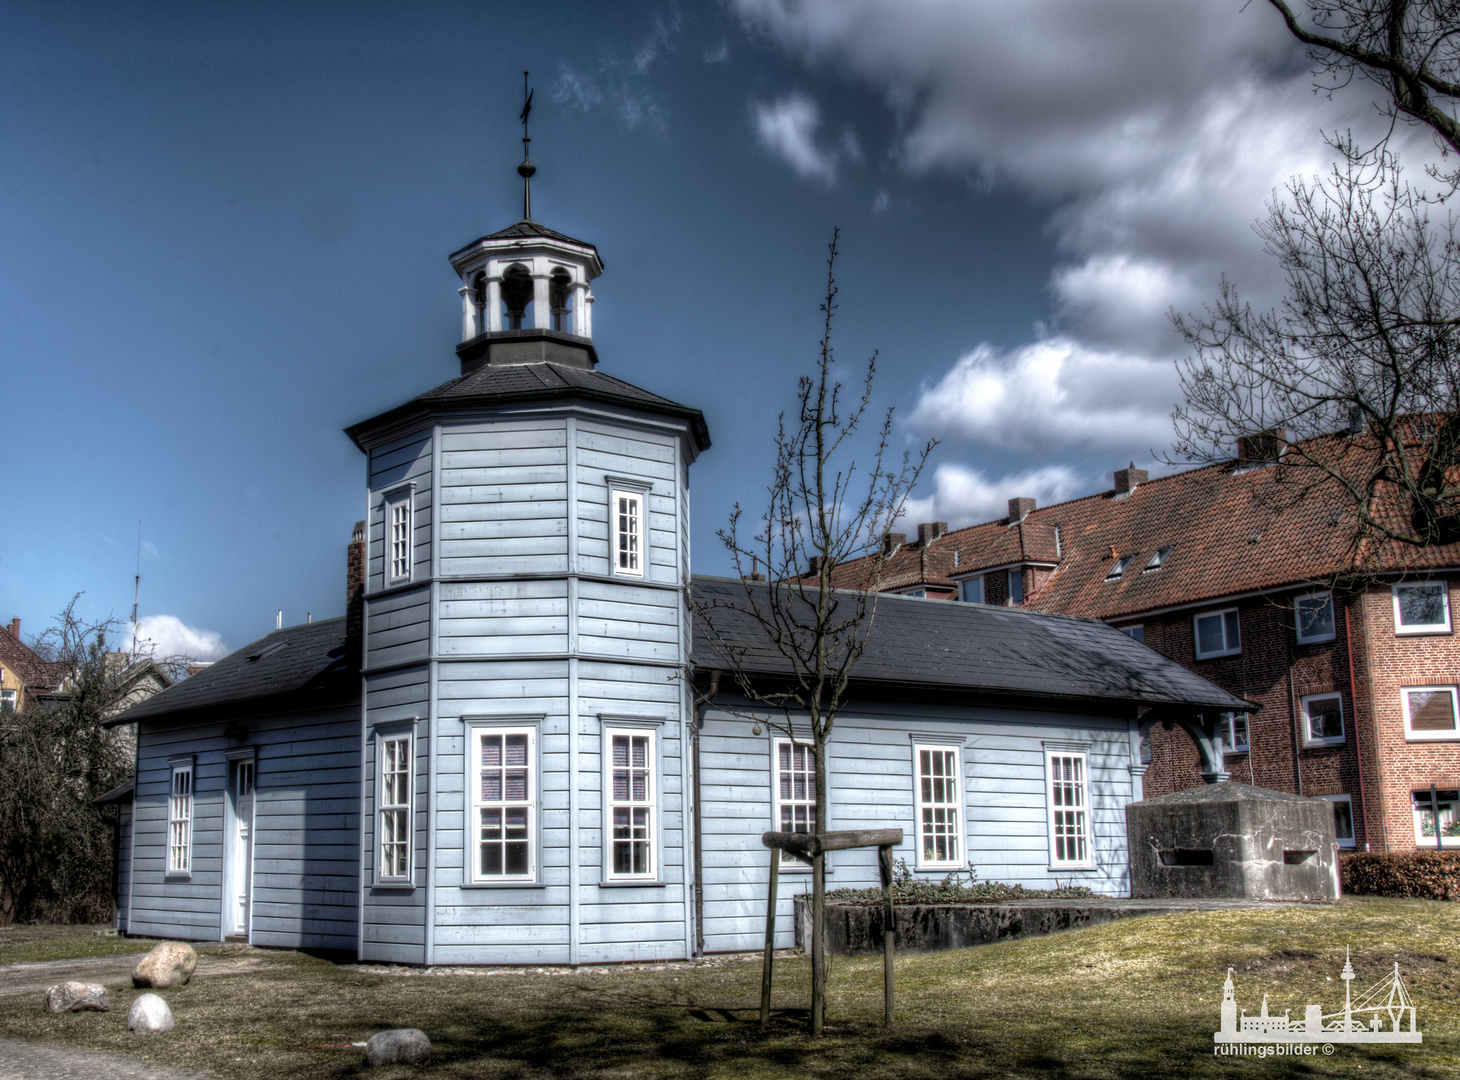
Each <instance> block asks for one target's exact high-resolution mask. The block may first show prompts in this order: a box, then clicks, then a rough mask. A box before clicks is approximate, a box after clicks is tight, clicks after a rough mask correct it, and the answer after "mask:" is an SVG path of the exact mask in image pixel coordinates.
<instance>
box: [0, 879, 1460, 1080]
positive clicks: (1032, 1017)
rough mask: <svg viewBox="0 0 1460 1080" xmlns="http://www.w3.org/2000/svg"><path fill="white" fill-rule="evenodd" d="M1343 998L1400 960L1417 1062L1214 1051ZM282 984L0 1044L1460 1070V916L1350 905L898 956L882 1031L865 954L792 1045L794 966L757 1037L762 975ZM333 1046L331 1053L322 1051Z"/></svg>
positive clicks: (13, 1025)
mask: <svg viewBox="0 0 1460 1080" xmlns="http://www.w3.org/2000/svg"><path fill="white" fill-rule="evenodd" d="M1345 945H1348V946H1351V947H1352V949H1353V956H1354V961H1353V962H1354V968H1355V970H1356V971H1357V973H1358V978H1357V979H1356V980H1355V985H1354V990H1355V994H1356V996H1357V994H1358V993H1359V992H1361V991H1362V990H1364V989H1366V988H1367V987H1369V986H1370V985H1372V984H1373V983H1375V982H1378V981H1379V980H1380V979H1382V978H1383V977H1384V976H1385V975H1386V974H1387V973H1388V972H1389V970H1390V968H1391V966H1392V965H1393V963H1394V961H1395V960H1396V959H1397V960H1398V961H1399V965H1400V970H1401V971H1402V973H1403V975H1404V978H1405V982H1406V984H1407V985H1408V987H1409V990H1410V993H1411V995H1412V996H1413V998H1414V1001H1415V1004H1416V1005H1417V1006H1418V1009H1419V1027H1420V1030H1421V1031H1422V1032H1423V1033H1424V1042H1423V1043H1422V1044H1421V1045H1419V1046H1390V1047H1385V1046H1382V1045H1381V1046H1339V1047H1337V1048H1336V1049H1335V1050H1334V1052H1333V1054H1332V1056H1331V1057H1323V1056H1321V1055H1320V1056H1317V1057H1305V1058H1300V1059H1296V1060H1295V1059H1287V1058H1284V1059H1274V1058H1270V1059H1267V1060H1258V1059H1254V1058H1247V1059H1243V1060H1240V1061H1237V1060H1232V1059H1222V1058H1216V1057H1214V1056H1213V1053H1212V1049H1213V1043H1212V1032H1213V1031H1215V1030H1216V1027H1217V1024H1218V1002H1219V1000H1220V998H1221V984H1222V979H1223V978H1224V977H1225V974H1226V970H1227V968H1228V966H1231V967H1233V968H1235V969H1236V972H1235V975H1234V978H1235V982H1236V986H1237V1000H1238V1007H1239V1009H1246V1010H1247V1011H1248V1012H1254V1013H1255V1012H1256V1011H1257V1010H1258V1008H1259V1007H1260V1005H1261V1001H1262V995H1263V994H1264V993H1266V994H1268V995H1269V999H1270V1008H1271V1011H1272V1012H1274V1013H1276V1014H1281V1013H1283V1012H1284V1011H1290V1012H1291V1013H1292V1014H1293V1015H1294V1016H1297V1017H1301V1016H1302V1013H1303V1009H1304V1007H1305V1006H1306V1005H1307V1003H1308V1002H1309V1001H1316V1002H1318V1003H1320V1004H1322V1005H1323V1007H1324V1011H1325V1012H1331V1011H1333V1010H1334V1009H1336V1008H1339V1007H1341V1006H1342V1003H1343V983H1342V982H1341V981H1340V980H1339V979H1338V978H1337V975H1338V971H1339V969H1340V967H1341V966H1342V964H1343V949H1344V946H1345ZM277 956H278V959H279V961H280V962H281V965H282V966H280V967H275V968H271V969H269V970H265V971H259V972H253V973H248V974H240V975H236V976H226V977H225V976H219V977H216V978H209V979H201V980H198V981H197V982H195V983H194V984H193V985H191V986H188V987H184V988H181V989H179V990H173V991H167V992H165V996H166V997H167V999H168V1001H169V1002H170V1004H171V1005H172V1008H173V1010H174V1013H175V1014H176V1017H177V1024H178V1027H177V1031H176V1032H174V1033H173V1034H172V1035H170V1036H165V1037H158V1038H146V1039H143V1038H138V1037H134V1036H130V1035H128V1034H127V1033H126V1022H125V1015H126V1009H127V1007H128V1005H129V1004H130V1003H131V1001H132V999H133V997H135V992H134V991H132V990H124V991H122V992H120V993H116V994H115V995H114V1001H115V1004H114V1005H113V1008H112V1012H111V1013H108V1014H99V1013H80V1014H74V1015H70V1016H59V1017H57V1016H51V1015H50V1014H48V1013H46V1012H44V1011H43V1010H42V1008H41V1007H40V1003H39V1002H30V1001H26V1002H25V1003H24V1007H22V1005H21V999H17V998H11V999H8V1000H6V1001H5V1003H4V1007H3V1008H0V1034H4V1035H10V1036H14V1037H17V1038H24V1039H34V1040H42V1041H48V1042H57V1043H69V1044H72V1045H77V1046H87V1047H94V1048H99V1049H110V1050H121V1051H124V1052H128V1053H131V1054H134V1055H136V1056H139V1057H145V1058H147V1059H148V1060H151V1061H155V1062H158V1063H166V1064H172V1065H177V1066H183V1067H191V1068H206V1069H211V1070H213V1071H214V1072H216V1073H218V1074H220V1075H222V1076H227V1077H240V1078H242V1077H250V1078H252V1077H260V1076H266V1077H277V1078H282V1077H318V1078H335V1077H352V1076H356V1075H363V1074H368V1075H371V1076H373V1077H380V1078H381V1080H389V1078H391V1077H406V1076H431V1077H442V1078H446V1077H453V1078H454V1077H490V1078H498V1077H500V1078H504V1080H505V1078H514V1080H515V1078H524V1080H527V1078H532V1080H537V1078H543V1080H546V1078H548V1077H552V1078H563V1080H567V1078H576V1077H614V1078H620V1077H623V1078H627V1077H654V1078H658V1077H666V1078H667V1077H676V1078H677V1077H695V1078H699V1077H735V1078H739V1077H746V1078H750V1077H827V1078H842V1077H856V1078H858V1080H864V1078H865V1080H882V1078H888V1080H892V1078H898V1080H901V1078H913V1077H930V1078H933V1077H936V1078H940V1080H941V1078H947V1077H990V1078H992V1077H1010V1076H1012V1077H1059V1078H1065V1077H1069V1078H1074V1077H1151V1076H1180V1077H1182V1078H1183V1080H1197V1078H1202V1077H1217V1076H1222V1077H1228V1076H1242V1077H1253V1078H1258V1077H1271V1076H1292V1075H1302V1076H1305V1077H1323V1076H1356V1077H1361V1078H1366V1080H1367V1078H1387V1077H1401V1076H1402V1077H1436V1078H1441V1077H1443V1078H1446V1080H1449V1078H1453V1077H1457V1076H1460V1016H1457V1006H1460V904H1454V903H1441V902H1430V901H1420V900H1378V899H1348V900H1345V901H1343V902H1342V903H1341V904H1339V905H1338V906H1337V907H1326V906H1311V907H1295V908H1282V909H1272V910H1264V911H1258V912H1253V911H1220V912H1194V913H1190V914H1183V915H1173V916H1163V917H1144V918H1139V919H1131V920H1125V921H1122V922H1119V923H1114V924H1107V925H1105V926H1099V927H1094V928H1090V929H1085V930H1076V931H1070V932H1068V933H1063V934H1057V935H1053V936H1050V937H1046V938H1037V939H1026V940H1023V941H1012V942H1007V943H1004V944H1001V945H990V946H983V947H980V948H976V949H965V950H961V951H958V952H948V953H935V954H926V955H921V956H909V957H905V958H899V960H898V962H897V984H898V987H897V988H898V994H899V998H898V1017H899V1021H898V1024H897V1026H896V1027H895V1028H893V1029H892V1030H890V1031H889V1030H887V1029H884V1028H883V1026H882V1024H881V1011H882V1005H881V966H880V965H881V961H880V959H879V958H857V959H845V958H840V959H837V960H835V961H834V964H833V970H832V975H831V998H830V1002H831V1012H830V1022H829V1023H828V1026H827V1035H826V1036H825V1037H824V1038H822V1039H820V1040H812V1039H811V1038H810V1037H808V1036H807V1035H806V1034H805V1033H804V1031H805V1022H806V1012H805V1010H806V1005H807V1001H808V997H809V964H808V963H807V962H806V961H804V960H802V959H799V958H798V959H792V960H784V961H780V962H779V963H778V974H777V980H776V988H775V999H774V1001H775V1006H776V1011H775V1016H774V1019H773V1022H772V1023H771V1025H770V1026H769V1027H767V1028H762V1027H761V1026H760V1025H759V1024H758V1023H756V1022H755V1020H756V1015H757V1009H758V1005H759V987H760V967H759V964H758V963H756V962H746V961H727V960H718V961H712V962H710V963H707V964H705V965H699V966H696V965H685V966H672V965H667V966H666V968H665V970H658V971H655V970H638V969H615V970H608V971H605V970H604V969H594V970H591V971H579V972H576V973H569V972H549V971H541V970H538V971H530V970H529V971H510V972H506V971H497V972H493V973H490V974H470V975H424V976H422V975H418V976H410V977H400V976H390V975H377V974H369V973H366V972H362V971H359V970H354V969H351V968H341V967H336V966H334V965H332V964H329V963H327V962H325V961H322V960H316V959H313V958H310V957H306V956H302V955H298V954H292V953H280V954H277ZM385 1027H419V1028H422V1029H423V1030H425V1031H426V1033H427V1034H428V1035H429V1036H430V1037H431V1040H432V1043H433V1046H434V1049H433V1052H432V1063H431V1065H429V1066H428V1067H425V1068H422V1069H408V1068H399V1069H388V1068H387V1069H378V1070H370V1069H366V1068H364V1067H363V1065H362V1064H361V1061H362V1054H361V1051H360V1050H358V1049H355V1048H347V1047H345V1046H342V1045H341V1044H348V1043H351V1042H355V1041H363V1040H364V1039H365V1038H367V1037H368V1036H369V1035H370V1034H371V1033H372V1032H374V1031H377V1030H380V1029H381V1028H385ZM332 1047H338V1048H332Z"/></svg>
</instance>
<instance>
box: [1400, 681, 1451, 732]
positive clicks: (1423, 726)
mask: <svg viewBox="0 0 1460 1080" xmlns="http://www.w3.org/2000/svg"><path fill="white" fill-rule="evenodd" d="M1399 694H1400V699H1401V700H1402V701H1403V703H1404V733H1405V735H1406V736H1408V737H1409V738H1411V739H1454V738H1456V737H1460V726H1457V724H1456V708H1455V687H1453V686H1406V687H1404V689H1402V690H1400V692H1399Z"/></svg>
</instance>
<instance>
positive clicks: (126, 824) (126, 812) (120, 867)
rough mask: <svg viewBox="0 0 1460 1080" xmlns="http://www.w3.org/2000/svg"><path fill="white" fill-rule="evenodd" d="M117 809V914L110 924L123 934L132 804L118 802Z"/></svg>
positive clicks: (128, 899) (128, 894) (128, 891)
mask: <svg viewBox="0 0 1460 1080" xmlns="http://www.w3.org/2000/svg"><path fill="white" fill-rule="evenodd" d="M117 811H118V814H117V914H116V920H115V921H114V922H113V924H112V925H113V926H115V927H116V928H117V929H118V930H120V931H121V932H122V933H124V934H125V933H127V906H128V904H130V903H131V899H132V804H131V803H130V802H124V803H120V804H118V806H117Z"/></svg>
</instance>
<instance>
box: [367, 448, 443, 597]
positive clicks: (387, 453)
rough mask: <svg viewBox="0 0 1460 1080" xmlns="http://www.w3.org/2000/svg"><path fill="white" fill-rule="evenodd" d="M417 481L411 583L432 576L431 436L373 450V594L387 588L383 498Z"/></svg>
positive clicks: (370, 579) (370, 566) (370, 574)
mask: <svg viewBox="0 0 1460 1080" xmlns="http://www.w3.org/2000/svg"><path fill="white" fill-rule="evenodd" d="M405 482H413V483H414V484H415V485H416V488H415V501H414V504H413V510H412V517H411V525H412V531H413V532H414V534H415V536H414V538H413V545H414V553H413V556H414V557H413V564H412V569H411V580H413V581H422V580H425V579H426V578H429V577H430V576H431V522H432V519H433V518H434V517H435V502H436V500H435V493H434V492H433V491H432V490H431V435H430V433H429V432H427V433H425V434H416V435H408V436H406V437H404V438H401V439H397V440H396V441H395V442H392V443H388V444H386V445H385V446H380V447H376V448H375V449H373V450H371V451H370V519H369V520H370V545H369V562H368V564H367V567H366V581H368V582H369V588H370V590H371V591H375V590H378V589H383V588H385V587H386V586H387V584H388V582H386V580H385V573H386V565H385V558H386V547H387V544H386V534H385V527H386V526H385V503H384V501H383V498H382V496H383V495H384V494H385V493H386V492H388V491H390V490H391V489H393V488H395V487H396V486H398V485H399V484H402V483H405Z"/></svg>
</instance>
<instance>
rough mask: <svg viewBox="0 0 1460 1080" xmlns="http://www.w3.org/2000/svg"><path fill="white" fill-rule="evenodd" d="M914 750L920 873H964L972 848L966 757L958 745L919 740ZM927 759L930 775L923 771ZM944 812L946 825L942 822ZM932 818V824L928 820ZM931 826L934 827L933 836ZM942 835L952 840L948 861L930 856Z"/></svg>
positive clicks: (914, 787) (914, 744) (914, 783)
mask: <svg viewBox="0 0 1460 1080" xmlns="http://www.w3.org/2000/svg"><path fill="white" fill-rule="evenodd" d="M912 750H913V808H914V813H915V815H916V816H915V818H914V826H915V829H916V832H917V841H916V842H917V851H916V853H917V867H918V869H919V870H961V869H963V868H964V867H965V866H967V865H968V846H967V844H965V843H964V838H963V834H964V832H965V831H966V830H965V828H964V821H963V753H962V751H961V750H960V748H959V747H958V746H957V745H949V744H948V743H943V742H932V741H928V742H923V741H919V740H914V741H913V747H912ZM934 755H937V757H936V758H935V757H934ZM924 756H926V757H927V759H928V760H927V762H926V764H927V765H928V766H929V768H930V772H929V773H924V771H923V766H924V764H925V762H924ZM950 759H951V765H950V764H949V762H950ZM940 761H941V763H942V765H943V766H944V769H945V772H944V774H943V775H942V776H941V777H940V776H939V775H938V774H937V765H938V763H939V762H940ZM940 779H941V780H942V781H943V784H942V788H943V790H942V792H941V793H940V792H939V790H938V787H939V780H940ZM940 794H941V796H942V797H941V798H940V797H939V795H940ZM940 812H941V816H942V818H943V821H942V822H939V821H938V818H939V816H940ZM929 818H931V819H932V821H931V822H929V821H928V820H927V819H929ZM930 824H931V825H932V826H933V829H932V831H931V832H930V831H929V828H928V826H929V825H930ZM940 825H941V826H942V827H943V829H942V830H940V828H939V826H940ZM940 835H941V836H943V837H947V838H949V839H951V840H952V848H953V850H952V852H951V856H950V857H948V858H943V859H939V858H937V857H936V855H935V854H934V855H930V854H929V853H928V844H929V842H930V841H934V842H935V838H936V837H937V836H940Z"/></svg>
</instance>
